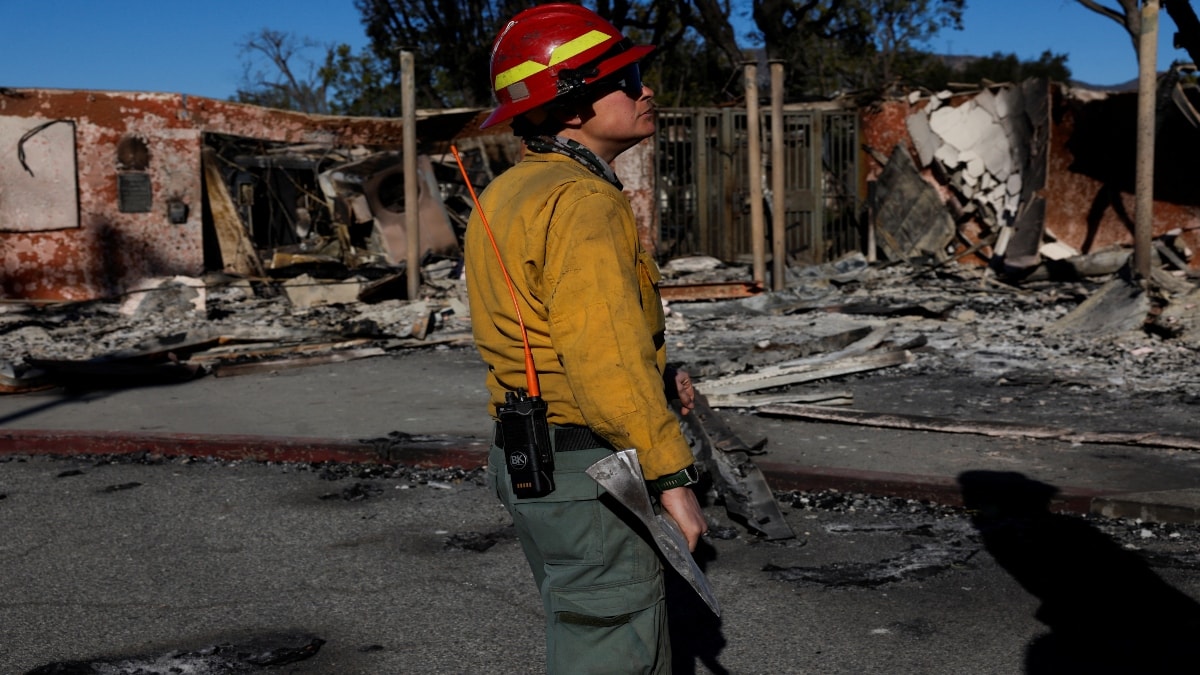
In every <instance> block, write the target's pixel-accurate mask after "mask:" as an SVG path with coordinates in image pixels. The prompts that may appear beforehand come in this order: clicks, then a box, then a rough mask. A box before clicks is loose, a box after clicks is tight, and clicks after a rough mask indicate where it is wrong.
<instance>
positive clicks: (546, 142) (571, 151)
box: [525, 136, 625, 190]
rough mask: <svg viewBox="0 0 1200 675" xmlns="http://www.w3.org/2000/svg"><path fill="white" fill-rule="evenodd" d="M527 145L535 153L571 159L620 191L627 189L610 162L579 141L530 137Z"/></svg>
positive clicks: (527, 139) (553, 137) (559, 137)
mask: <svg viewBox="0 0 1200 675" xmlns="http://www.w3.org/2000/svg"><path fill="white" fill-rule="evenodd" d="M525 145H527V146H529V149H530V150H532V151H534V152H554V153H558V154H560V155H564V156H566V157H570V158H571V159H573V160H575V161H577V162H579V163H580V164H582V165H584V166H585V167H587V169H588V171H591V172H592V173H594V174H596V175H597V176H599V177H601V178H603V179H604V180H606V181H608V182H609V183H612V184H613V185H614V186H616V188H617V189H618V190H623V189H625V186H624V185H622V184H621V181H619V180H617V174H616V173H615V172H614V171H613V170H612V167H611V166H609V165H608V162H605V161H604V160H602V159H600V158H599V157H597V156H596V153H594V152H592V151H591V150H589V149H588V147H587V146H586V145H584V144H582V143H580V142H579V141H574V140H571V139H569V138H563V137H562V136H530V137H529V138H526V139H525Z"/></svg>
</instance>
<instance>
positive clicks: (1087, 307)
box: [1047, 278, 1150, 337]
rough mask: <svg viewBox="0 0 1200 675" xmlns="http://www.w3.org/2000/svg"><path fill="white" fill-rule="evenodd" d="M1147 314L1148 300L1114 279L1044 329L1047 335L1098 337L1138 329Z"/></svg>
mask: <svg viewBox="0 0 1200 675" xmlns="http://www.w3.org/2000/svg"><path fill="white" fill-rule="evenodd" d="M1149 313H1150V298H1149V297H1148V296H1147V295H1146V292H1145V291H1144V290H1143V289H1142V287H1141V286H1140V285H1138V284H1135V283H1131V282H1129V281H1126V280H1125V279H1121V278H1117V279H1113V280H1112V281H1110V282H1108V283H1107V284H1105V285H1104V286H1102V287H1101V288H1100V290H1098V291H1096V292H1095V293H1094V294H1093V295H1092V296H1091V297H1090V298H1088V299H1087V300H1085V301H1084V302H1083V304H1081V305H1079V306H1078V307H1076V308H1075V309H1074V310H1072V311H1071V312H1070V313H1068V314H1067V315H1066V316H1064V317H1063V318H1061V319H1059V320H1058V321H1056V322H1054V323H1053V324H1051V325H1050V326H1049V327H1048V328H1047V332H1049V333H1067V332H1070V333H1075V334H1080V335H1090V336H1093V337H1101V336H1106V335H1118V334H1121V333H1126V332H1129V331H1132V330H1138V329H1140V328H1141V327H1142V326H1143V325H1144V324H1145V323H1146V317H1147V316H1148V315H1149Z"/></svg>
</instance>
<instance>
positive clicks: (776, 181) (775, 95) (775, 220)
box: [771, 60, 787, 291]
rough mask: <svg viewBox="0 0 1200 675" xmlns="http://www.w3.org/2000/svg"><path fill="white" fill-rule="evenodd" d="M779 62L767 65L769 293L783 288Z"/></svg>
mask: <svg viewBox="0 0 1200 675" xmlns="http://www.w3.org/2000/svg"><path fill="white" fill-rule="evenodd" d="M785 164H786V161H785V160H784V157H783V61H774V60H773V61H771V289H772V290H776V291H782V290H783V289H784V288H785V287H786V286H787V218H785V217H784V216H785V215H786V214H787V188H786V187H785V183H784V180H783V178H784V176H783V172H784V169H785Z"/></svg>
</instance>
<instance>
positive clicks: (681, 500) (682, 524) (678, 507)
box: [659, 487, 708, 551]
mask: <svg viewBox="0 0 1200 675" xmlns="http://www.w3.org/2000/svg"><path fill="white" fill-rule="evenodd" d="M659 501H660V502H661V503H662V506H663V509H665V510H666V512H667V515H669V516H671V518H672V519H674V521H675V524H676V525H678V526H679V529H680V531H682V532H683V537H684V539H687V545H688V550H689V551H695V550H696V543H697V542H699V541H700V537H701V536H702V535H705V534H708V523H707V522H706V521H705V520H704V511H703V510H701V509H700V502H699V500H697V499H696V493H695V492H692V489H691V488H689V487H677V488H671V489H670V490H667V491H665V492H663V493H662V494H661V495H659Z"/></svg>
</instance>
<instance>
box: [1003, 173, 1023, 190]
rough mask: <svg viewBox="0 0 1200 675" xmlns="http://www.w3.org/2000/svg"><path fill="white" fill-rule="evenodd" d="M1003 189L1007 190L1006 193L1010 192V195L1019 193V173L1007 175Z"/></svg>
mask: <svg viewBox="0 0 1200 675" xmlns="http://www.w3.org/2000/svg"><path fill="white" fill-rule="evenodd" d="M1005 189H1006V190H1007V191H1008V194H1010V195H1019V194H1021V174H1019V173H1014V174H1010V175H1009V177H1008V181H1007V183H1006V184H1005Z"/></svg>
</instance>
